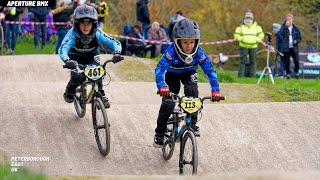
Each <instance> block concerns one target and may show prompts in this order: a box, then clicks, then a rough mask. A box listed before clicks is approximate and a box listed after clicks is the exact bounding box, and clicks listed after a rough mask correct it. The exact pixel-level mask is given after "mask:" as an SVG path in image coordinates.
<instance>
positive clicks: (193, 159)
mask: <svg viewBox="0 0 320 180" xmlns="http://www.w3.org/2000/svg"><path fill="white" fill-rule="evenodd" d="M197 168H198V150H197V142H196V138H195V136H194V134H193V132H192V131H186V132H185V133H184V135H183V137H182V140H181V144H180V158H179V170H180V175H195V174H197Z"/></svg>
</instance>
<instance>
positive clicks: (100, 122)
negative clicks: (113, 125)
mask: <svg viewBox="0 0 320 180" xmlns="http://www.w3.org/2000/svg"><path fill="white" fill-rule="evenodd" d="M93 103H94V104H93V109H92V119H93V128H94V133H95V138H96V141H97V145H98V148H99V151H100V153H101V155H102V156H107V155H108V154H109V152H110V128H109V122H108V117H107V112H106V110H105V107H104V105H103V102H102V100H101V99H100V98H95V100H94V101H93Z"/></svg>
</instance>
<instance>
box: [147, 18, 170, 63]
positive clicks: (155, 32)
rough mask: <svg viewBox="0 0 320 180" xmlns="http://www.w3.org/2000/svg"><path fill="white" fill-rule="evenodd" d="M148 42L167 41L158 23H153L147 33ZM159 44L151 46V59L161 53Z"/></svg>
mask: <svg viewBox="0 0 320 180" xmlns="http://www.w3.org/2000/svg"><path fill="white" fill-rule="evenodd" d="M147 37H148V40H154V41H167V34H166V32H165V31H164V30H163V29H162V28H161V27H160V24H159V22H157V21H155V22H153V23H152V25H151V28H150V29H149V30H148V33H147ZM161 47H162V45H161V44H152V45H151V58H155V57H157V56H158V55H159V54H160V52H161Z"/></svg>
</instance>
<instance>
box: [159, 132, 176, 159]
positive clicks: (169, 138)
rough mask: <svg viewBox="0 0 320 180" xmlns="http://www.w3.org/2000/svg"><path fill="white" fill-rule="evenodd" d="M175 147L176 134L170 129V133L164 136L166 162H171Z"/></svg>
mask: <svg viewBox="0 0 320 180" xmlns="http://www.w3.org/2000/svg"><path fill="white" fill-rule="evenodd" d="M174 147H175V141H174V132H173V130H172V129H169V128H168V132H167V133H166V135H165V136H164V145H163V148H162V156H163V158H164V159H165V160H169V159H171V157H172V154H173V151H174Z"/></svg>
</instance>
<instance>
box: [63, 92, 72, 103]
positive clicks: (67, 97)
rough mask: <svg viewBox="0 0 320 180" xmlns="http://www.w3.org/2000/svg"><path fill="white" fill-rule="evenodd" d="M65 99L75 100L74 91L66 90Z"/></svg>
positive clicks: (67, 100)
mask: <svg viewBox="0 0 320 180" xmlns="http://www.w3.org/2000/svg"><path fill="white" fill-rule="evenodd" d="M63 99H64V100H65V101H66V102H67V103H72V102H73V101H74V93H70V92H69V91H68V90H66V92H64V94H63Z"/></svg>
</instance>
